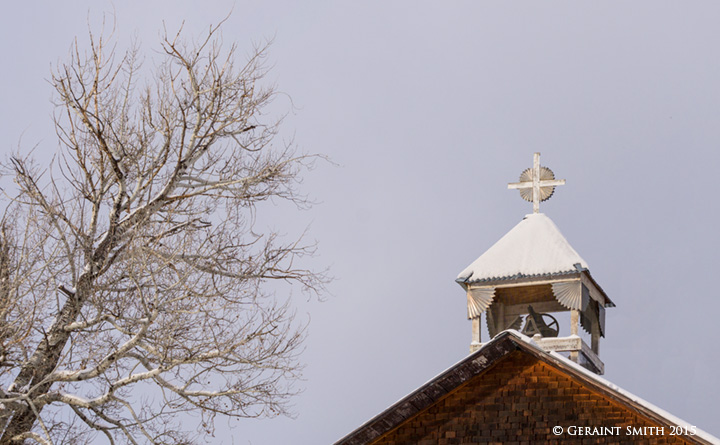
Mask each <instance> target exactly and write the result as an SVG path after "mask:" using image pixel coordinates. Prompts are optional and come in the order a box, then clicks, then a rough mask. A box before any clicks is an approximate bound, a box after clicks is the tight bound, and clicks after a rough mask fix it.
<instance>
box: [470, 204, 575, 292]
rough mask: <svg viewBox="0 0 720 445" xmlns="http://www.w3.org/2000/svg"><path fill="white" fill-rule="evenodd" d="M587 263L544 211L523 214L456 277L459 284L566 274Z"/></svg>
mask: <svg viewBox="0 0 720 445" xmlns="http://www.w3.org/2000/svg"><path fill="white" fill-rule="evenodd" d="M582 269H588V265H587V263H586V262H585V260H583V259H582V258H581V257H580V255H579V254H578V253H577V252H576V251H575V249H573V248H572V246H571V245H570V243H568V241H567V240H566V239H565V237H564V236H563V234H562V233H560V229H558V228H557V226H556V225H555V223H553V222H552V220H551V219H550V218H548V217H547V216H546V215H545V214H543V213H533V214H530V215H526V216H525V218H523V220H522V221H520V223H519V224H518V225H516V226H515V227H514V228H513V229H512V230H510V231H509V232H508V233H507V234H506V235H505V236H503V237H502V238H500V240H499V241H498V242H496V243H495V244H494V245H493V246H492V247H490V248H489V249H488V250H487V251H486V252H485V253H483V254H482V255H480V257H479V258H478V259H476V260H475V261H473V263H472V264H470V265H469V266H468V267H466V268H465V270H463V271H462V272H460V274H459V275H458V277H457V280H456V281H458V282H459V283H461V284H470V283H479V282H483V281H496V280H505V279H515V278H524V277H534V276H552V275H561V274H567V273H569V272H575V271H578V270H582Z"/></svg>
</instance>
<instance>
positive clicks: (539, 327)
mask: <svg viewBox="0 0 720 445" xmlns="http://www.w3.org/2000/svg"><path fill="white" fill-rule="evenodd" d="M544 317H547V318H549V319H550V320H549V321H548V322H546V321H545V320H543V318H544ZM559 332H560V325H559V324H558V321H557V320H556V319H555V317H553V316H552V315H550V314H538V313H537V312H535V310H534V309H533V307H532V306H528V316H527V317H525V327H524V328H523V330H522V333H523V334H525V335H527V336H528V337H532V336H533V335H535V334H540V335H541V336H542V337H557V336H558V333H559Z"/></svg>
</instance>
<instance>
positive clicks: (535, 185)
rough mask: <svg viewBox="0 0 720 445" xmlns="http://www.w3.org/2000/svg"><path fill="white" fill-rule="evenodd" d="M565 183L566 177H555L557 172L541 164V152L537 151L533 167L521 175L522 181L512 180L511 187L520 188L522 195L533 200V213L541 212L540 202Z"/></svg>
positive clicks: (527, 199)
mask: <svg viewBox="0 0 720 445" xmlns="http://www.w3.org/2000/svg"><path fill="white" fill-rule="evenodd" d="M557 185H565V180H564V179H555V174H554V173H553V172H552V170H550V169H549V168H547V167H541V166H540V153H535V156H534V159H533V166H532V168H528V169H526V170H525V171H524V172H522V174H521V175H520V182H511V183H510V184H508V188H509V189H518V190H520V196H521V197H522V198H523V199H524V200H526V201H532V203H533V213H540V203H541V202H542V201H547V200H548V199H550V197H551V196H552V195H553V192H554V191H555V186H557Z"/></svg>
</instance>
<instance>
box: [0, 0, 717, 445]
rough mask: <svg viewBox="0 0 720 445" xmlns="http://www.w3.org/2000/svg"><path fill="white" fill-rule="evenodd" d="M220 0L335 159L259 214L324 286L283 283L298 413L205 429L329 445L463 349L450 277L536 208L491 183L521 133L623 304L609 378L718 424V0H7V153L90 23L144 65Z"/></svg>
mask: <svg viewBox="0 0 720 445" xmlns="http://www.w3.org/2000/svg"><path fill="white" fill-rule="evenodd" d="M61 3H62V4H61ZM208 4H210V5H209V6H208ZM113 8H114V9H113ZM231 9H233V14H232V16H231V17H230V19H229V20H228V22H227V24H226V25H225V27H224V31H223V36H224V39H225V41H226V42H228V43H229V42H237V43H238V44H239V45H240V48H241V49H242V51H241V54H242V53H244V51H245V50H246V49H249V48H250V47H251V42H252V41H263V40H264V39H274V43H273V45H272V49H271V52H270V58H271V62H272V64H273V69H272V71H271V73H270V74H269V80H271V81H272V82H274V83H276V84H277V86H278V89H279V90H280V91H282V92H284V93H287V96H281V97H279V98H278V100H277V101H276V104H275V105H276V106H277V107H278V109H279V110H284V111H291V110H292V104H294V106H295V110H294V112H292V113H291V114H290V115H289V116H288V118H287V119H286V121H285V123H284V128H283V132H282V137H283V138H284V139H286V140H287V139H290V138H292V137H294V140H295V143H296V144H297V145H298V147H299V148H300V149H302V150H304V151H308V152H315V153H322V154H325V155H328V156H329V157H330V158H331V159H332V160H333V161H334V162H335V163H336V164H337V166H333V165H330V164H320V165H318V168H317V169H315V170H314V171H312V172H310V173H308V174H307V175H306V180H305V183H304V185H303V190H304V191H305V192H306V193H307V194H308V195H310V196H311V197H312V198H314V199H315V200H316V201H317V202H318V205H316V206H315V207H313V208H312V209H310V210H308V211H303V212H298V211H296V210H295V209H294V208H289V207H288V208H285V207H280V208H278V209H268V210H269V212H270V215H272V217H268V218H267V219H268V220H272V221H273V226H274V227H277V228H279V229H281V231H283V232H285V233H288V234H289V235H293V234H295V233H299V232H300V231H302V230H303V229H304V228H305V227H306V226H308V225H309V226H310V236H311V238H312V239H316V240H317V241H318V242H319V249H318V256H317V258H316V259H315V264H316V265H317V266H318V267H322V266H330V267H331V274H332V275H333V276H334V277H335V281H334V282H333V283H332V284H331V286H330V291H331V292H332V295H330V296H328V298H327V301H325V302H322V303H320V302H317V301H310V302H306V301H305V300H304V299H303V298H299V299H298V301H297V308H298V311H299V313H300V314H301V315H302V316H303V317H308V316H309V317H310V319H311V323H310V336H309V338H308V340H307V343H306V346H307V349H306V351H305V353H304V354H303V360H304V362H305V363H306V364H307V368H306V372H305V378H306V381H305V382H303V385H304V387H305V392H304V393H303V394H302V395H301V396H300V397H298V398H297V399H296V402H295V411H296V412H297V418H296V419H285V418H280V419H271V420H260V421H258V420H244V421H240V422H232V423H231V425H232V426H233V428H232V429H230V428H229V427H228V424H227V422H222V421H221V422H219V427H220V429H219V431H218V435H217V437H216V438H215V439H214V441H216V442H217V441H222V443H225V444H248V443H252V444H282V443H328V442H333V441H334V440H336V439H338V438H340V437H342V436H343V435H345V434H346V433H348V432H350V431H351V430H353V429H354V428H356V427H358V426H359V425H360V424H362V423H363V422H365V421H366V420H368V419H369V418H370V417H372V416H374V415H375V414H377V413H379V412H380V411H382V410H384V409H385V408H386V407H388V406H389V405H391V404H392V403H394V402H395V401H396V400H398V399H399V398H401V397H403V396H404V395H406V394H407V393H409V392H410V391H412V390H414V389H416V388H417V387H418V386H420V385H421V384H422V383H424V382H425V381H427V380H429V379H430V378H432V377H433V376H435V375H436V374H437V373H439V372H440V371H442V370H444V369H445V368H447V367H449V366H451V365H453V364H454V363H455V362H456V361H458V360H459V359H461V358H462V357H464V356H465V355H466V354H467V353H468V346H469V342H470V322H468V321H467V320H466V318H465V314H466V308H465V295H464V292H463V290H462V289H461V288H460V286H458V285H457V284H456V283H455V282H454V279H455V277H456V276H457V274H458V273H459V272H460V271H461V270H462V269H464V268H465V267H466V266H467V265H468V264H470V263H471V262H472V261H473V260H474V259H475V258H477V257H478V256H479V255H480V254H482V253H483V252H484V251H485V250H486V249H487V248H489V247H490V246H491V245H492V244H493V243H494V242H495V241H497V240H498V239H499V238H500V237H501V236H502V235H503V234H505V233H506V232H507V231H509V230H510V229H511V228H512V227H513V226H514V225H515V224H517V223H518V222H519V221H520V220H521V219H522V217H523V216H524V215H525V214H526V213H530V212H531V211H532V206H531V205H530V204H528V203H526V202H525V201H522V200H521V199H520V198H519V196H518V193H517V191H509V190H507V185H506V184H507V183H508V182H515V181H517V179H518V176H519V175H520V173H521V172H522V170H523V169H525V168H527V167H530V166H531V165H532V154H533V152H535V151H539V152H542V157H541V162H542V164H543V165H546V166H548V167H550V168H551V169H553V171H554V172H555V174H556V176H557V177H559V178H563V179H566V180H567V185H565V186H563V187H560V188H559V189H558V190H556V192H555V196H554V197H553V198H552V199H551V200H550V201H549V202H547V203H544V204H543V205H541V211H542V212H543V213H545V214H547V215H548V216H549V217H550V218H552V219H553V221H554V222H555V223H556V224H557V225H558V227H559V228H560V230H561V231H562V232H563V234H564V235H565V236H566V238H567V239H568V241H569V242H570V243H571V244H572V245H573V247H574V248H575V250H577V251H578V253H579V254H580V255H581V256H582V257H583V258H584V259H585V260H586V261H587V262H588V264H589V268H590V271H591V273H592V275H593V277H594V278H595V279H596V280H597V281H598V282H599V283H600V285H601V286H602V287H603V288H604V289H605V291H606V292H607V294H608V295H609V296H610V298H611V299H612V300H613V301H614V302H615V303H616V304H617V307H616V308H613V309H609V310H608V312H607V333H606V334H607V337H606V338H605V339H604V341H603V342H602V343H601V349H600V357H601V359H602V360H603V361H604V363H605V369H606V375H605V377H606V378H607V379H608V380H610V381H612V382H613V383H615V384H617V385H618V386H620V387H623V388H624V389H626V390H628V391H630V392H632V393H634V394H636V395H638V396H640V397H642V398H645V399H646V400H648V401H650V402H652V403H654V404H656V405H658V406H660V407H662V408H663V409H665V410H667V411H669V412H671V413H672V414H674V415H676V416H678V417H680V418H682V419H685V420H686V421H688V422H689V423H690V424H694V425H697V426H698V427H699V428H700V429H704V430H706V431H708V432H710V433H712V434H714V435H720V420H718V419H720V415H719V413H718V411H719V410H718V408H717V407H718V400H720V377H718V376H720V371H719V369H718V368H719V367H720V346H718V341H717V339H716V338H717V336H718V335H720V292H719V291H718V280H717V277H718V270H719V267H718V266H719V265H718V253H719V252H720V236H718V220H720V211H719V210H718V208H719V206H718V202H717V193H718V179H720V178H718V172H719V171H720V168H719V167H720V151H719V150H718V148H719V147H720V26H718V24H719V23H720V3H718V2H714V1H706V2H701V1H684V2H678V1H659V0H652V1H633V2H627V1H602V2H600V1H593V2H589V1H573V2H569V1H566V2H556V1H543V2H537V1H527V2H520V1H496V2H485V1H465V2H459V1H458V2H423V1H412V2H411V1H384V2H375V1H367V2H338V1H304V2H296V1H286V2H280V1H259V0H258V1H240V0H238V1H235V2H233V1H213V2H203V4H202V6H201V2H196V1H178V0H175V1H134V0H132V1H117V2H115V5H114V6H113V5H112V4H111V3H110V2H103V1H92V2H91V1H89V0H85V1H73V2H49V1H48V2H13V3H12V5H11V6H7V5H6V6H5V8H4V11H3V14H2V16H1V17H0V25H1V26H0V36H1V38H0V45H1V46H2V54H3V56H4V63H3V66H2V69H0V134H2V139H1V144H2V145H1V146H2V150H3V152H9V151H10V150H11V149H14V148H16V147H18V145H19V146H20V147H21V148H23V149H30V148H31V147H33V146H35V145H38V148H37V150H38V153H40V154H42V155H45V154H47V155H48V156H50V155H51V154H52V153H54V152H55V150H56V149H57V147H58V144H57V141H56V138H55V135H54V132H53V128H52V125H51V116H52V113H53V106H52V104H51V98H52V92H51V88H50V86H49V84H48V82H47V80H46V79H48V78H49V75H50V69H51V64H53V65H54V64H56V63H57V62H58V61H59V60H63V59H66V56H67V54H68V50H69V47H70V44H71V42H72V40H73V38H74V37H75V36H79V37H80V38H81V39H84V38H85V36H86V35H87V28H88V21H89V22H90V23H91V24H92V26H94V27H96V29H97V26H98V24H99V23H100V21H101V18H102V14H103V13H106V14H108V17H110V21H112V18H111V17H112V15H113V14H114V16H115V20H116V27H117V35H118V36H119V45H120V47H121V48H122V47H124V46H126V45H127V44H128V43H129V42H130V41H131V40H132V38H133V37H137V38H138V39H139V41H140V43H141V44H142V48H143V50H144V53H145V55H146V60H148V63H151V62H152V61H153V60H157V58H158V57H159V54H158V53H157V49H158V48H159V45H158V32H159V30H160V29H161V28H162V26H163V21H164V22H165V24H166V26H167V28H168V29H169V30H176V29H177V27H178V26H179V24H180V23H181V21H182V20H185V21H186V31H187V32H188V33H189V35H194V36H200V35H201V33H202V31H203V30H204V29H206V28H207V27H208V26H209V25H210V24H215V23H217V22H218V21H219V20H220V19H221V18H223V17H224V16H225V15H226V14H227V13H228V12H229V11H230V10H231ZM288 97H290V98H291V99H292V104H291V102H290V100H289V99H288ZM306 314H308V315H306ZM561 329H562V327H561ZM566 329H567V328H566ZM561 335H562V332H561ZM599 425H600V424H599Z"/></svg>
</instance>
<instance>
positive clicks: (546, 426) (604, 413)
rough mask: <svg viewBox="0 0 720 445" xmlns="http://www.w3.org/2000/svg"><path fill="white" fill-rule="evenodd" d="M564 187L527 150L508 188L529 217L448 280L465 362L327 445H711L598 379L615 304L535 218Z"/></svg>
mask: <svg viewBox="0 0 720 445" xmlns="http://www.w3.org/2000/svg"><path fill="white" fill-rule="evenodd" d="M564 183H565V181H564V180H557V179H555V176H554V174H553V172H552V171H551V170H550V169H549V168H547V167H543V166H541V165H540V154H539V153H535V156H534V162H533V167H532V168H528V169H527V170H525V171H524V172H523V173H522V174H521V176H520V181H519V182H516V183H511V184H509V185H508V188H510V189H517V190H519V191H520V195H521V197H522V198H523V199H525V200H527V201H529V202H532V204H533V213H532V214H529V215H527V216H525V218H524V219H523V220H522V221H521V222H520V223H519V224H517V225H516V226H515V227H514V228H513V229H511V230H510V231H509V232H508V233H507V234H506V235H505V236H503V237H502V238H501V239H500V240H499V241H497V242H496V243H495V244H494V245H493V246H492V247H490V249H488V250H487V251H486V252H485V253H483V254H482V255H481V256H480V257H479V258H478V259H477V260H475V261H474V262H473V263H472V264H470V265H469V266H468V267H467V268H465V269H464V270H463V271H462V272H460V274H459V275H458V277H457V279H456V281H457V282H458V284H460V286H461V287H462V288H463V290H464V291H465V294H466V296H467V317H468V319H469V320H470V321H471V325H472V330H471V335H472V337H471V343H470V355H469V356H467V357H466V358H464V359H462V360H460V361H459V362H458V363H456V364H454V365H452V366H451V367H450V368H448V369H447V370H446V371H444V372H442V373H441V374H440V375H438V376H436V377H434V378H432V379H431V380H430V381H429V382H427V383H426V384H424V385H423V386H421V387H420V388H418V389H416V390H415V391H413V392H412V393H411V394H408V395H407V396H406V397H404V398H403V399H401V400H400V401H398V402H397V403H395V404H394V405H392V406H390V407H389V408H387V409H386V410H385V411H383V412H381V413H379V414H378V415H376V416H375V417H373V418H372V419H370V420H368V421H367V422H366V423H365V424H363V425H361V426H360V427H358V428H357V429H356V430H354V431H352V432H350V433H349V434H348V435H346V436H345V437H343V438H342V439H340V440H339V441H338V442H336V445H359V444H428V445H429V444H448V445H449V444H467V443H488V444H518V445H519V444H535V443H548V442H551V443H578V444H580V443H582V444H585V443H588V444H590V443H592V444H600V443H603V444H604V443H610V444H620V443H646V444H720V439H718V438H716V437H713V436H712V435H710V434H708V433H706V432H704V431H702V430H700V429H698V428H697V427H696V426H694V425H692V424H691V423H688V422H685V421H683V420H681V419H678V418H677V417H675V416H673V415H672V414H670V413H668V412H666V411H664V410H662V409H660V408H658V407H656V406H654V405H652V404H650V403H648V402H646V401H644V400H642V399H641V398H639V397H637V396H635V395H633V394H632V393H630V392H628V391H626V390H624V389H622V388H619V387H617V386H616V385H614V384H613V383H611V382H609V381H607V380H605V379H604V378H602V377H601V376H602V375H603V373H604V369H605V364H604V363H603V362H602V360H601V359H600V340H601V338H604V337H605V334H606V331H605V312H606V310H607V309H610V308H613V307H615V304H614V303H613V301H612V300H611V299H610V297H609V296H608V295H607V294H606V293H605V292H604V291H603V289H602V287H601V286H600V284H599V283H598V282H597V281H595V279H594V278H593V277H592V275H591V274H590V270H589V267H588V265H587V263H586V262H585V261H584V260H583V259H582V258H581V257H580V255H579V254H578V253H577V252H576V251H575V249H573V247H572V246H571V245H570V244H569V243H568V241H567V240H566V239H565V237H564V236H563V235H562V233H561V232H560V230H559V229H558V228H557V226H556V225H555V224H554V223H553V221H552V220H551V219H550V218H549V217H548V216H546V215H544V214H542V213H540V211H539V206H540V202H542V201H545V200H547V199H549V198H550V197H551V196H552V194H553V192H554V190H555V187H556V186H559V185H563V184H564ZM483 318H484V320H485V324H486V327H487V333H488V334H489V335H488V337H489V338H488V339H487V340H486V341H484V340H483V338H482V336H481V332H482V331H483V329H482V324H481V320H482V319H483ZM561 326H563V329H562V330H561V329H560V327H561ZM561 332H569V335H566V336H563V337H561V336H560V333H561Z"/></svg>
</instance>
